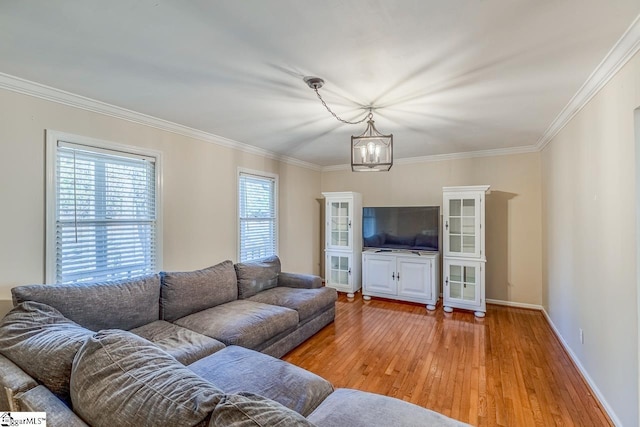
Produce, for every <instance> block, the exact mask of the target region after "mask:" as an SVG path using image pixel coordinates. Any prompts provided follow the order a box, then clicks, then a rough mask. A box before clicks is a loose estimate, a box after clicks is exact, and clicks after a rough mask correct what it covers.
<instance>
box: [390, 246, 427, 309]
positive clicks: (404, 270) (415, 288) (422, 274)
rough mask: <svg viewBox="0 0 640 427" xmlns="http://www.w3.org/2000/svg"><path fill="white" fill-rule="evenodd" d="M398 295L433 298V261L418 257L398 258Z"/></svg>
mask: <svg viewBox="0 0 640 427" xmlns="http://www.w3.org/2000/svg"><path fill="white" fill-rule="evenodd" d="M396 265H397V271H396V280H397V282H398V295H401V296H402V295H404V296H408V297H414V298H422V299H424V298H431V297H432V295H431V261H430V260H428V259H422V258H416V257H401V256H399V257H398V258H397V262H396Z"/></svg>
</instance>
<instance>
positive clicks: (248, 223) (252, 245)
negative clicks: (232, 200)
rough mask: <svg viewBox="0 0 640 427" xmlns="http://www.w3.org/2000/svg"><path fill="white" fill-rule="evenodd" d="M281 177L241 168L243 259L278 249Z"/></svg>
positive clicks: (240, 211) (240, 228) (251, 258)
mask: <svg viewBox="0 0 640 427" xmlns="http://www.w3.org/2000/svg"><path fill="white" fill-rule="evenodd" d="M277 187H278V177H277V176H276V175H267V174H264V173H259V172H258V173H254V172H249V171H244V170H240V171H239V173H238V216H239V221H238V229H239V230H238V235H239V238H238V240H239V245H238V246H239V250H238V252H239V253H238V259H239V260H240V262H244V261H251V260H255V259H260V258H264V257H268V256H271V255H276V253H277V240H278V239H277V236H278V231H277V223H278V221H277V208H276V206H277Z"/></svg>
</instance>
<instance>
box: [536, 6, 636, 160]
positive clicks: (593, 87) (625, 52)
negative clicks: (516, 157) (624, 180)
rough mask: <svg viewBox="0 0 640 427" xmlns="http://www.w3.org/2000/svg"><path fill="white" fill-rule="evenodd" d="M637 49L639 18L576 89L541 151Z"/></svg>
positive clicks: (541, 144) (540, 144) (547, 133)
mask: <svg viewBox="0 0 640 427" xmlns="http://www.w3.org/2000/svg"><path fill="white" fill-rule="evenodd" d="M638 50H640V15H638V16H637V17H636V19H635V20H634V21H633V23H632V24H631V25H630V26H629V28H627V31H625V33H624V34H623V35H622V37H620V39H619V40H618V42H617V43H616V44H615V45H614V46H613V47H612V48H611V50H610V51H609V53H607V55H606V56H605V57H604V59H603V60H602V61H601V62H600V64H598V66H597V67H596V69H595V70H594V71H593V72H592V73H591V75H590V76H589V77H588V78H587V81H586V82H584V84H583V85H582V87H580V89H578V92H576V94H575V95H573V98H571V100H570V101H569V103H568V104H567V105H566V106H565V107H564V108H563V109H562V111H560V114H558V115H557V116H556V118H555V119H554V120H553V122H551V125H549V127H548V128H547V130H546V131H545V132H544V134H543V135H542V136H541V137H540V139H539V140H538V142H537V143H536V148H537V149H538V150H539V151H541V150H543V149H544V147H546V146H547V144H549V143H550V142H551V140H552V139H553V138H554V137H555V136H556V135H557V134H558V133H559V132H560V131H561V130H562V129H563V128H564V127H565V126H566V125H567V124H568V123H569V122H570V121H571V119H572V118H573V117H574V116H575V115H576V114H578V112H580V110H582V109H583V108H584V107H585V105H587V104H588V103H589V101H590V100H591V99H592V98H593V97H594V96H595V95H596V94H597V93H598V92H599V91H600V90H601V89H602V88H603V87H604V86H605V85H606V84H607V83H608V82H609V80H611V78H612V77H613V76H615V75H616V73H617V72H618V71H620V69H621V68H622V67H623V66H624V65H625V64H626V63H627V62H628V61H629V60H630V59H631V58H632V57H633V56H634V55H635V54H636V53H637V52H638Z"/></svg>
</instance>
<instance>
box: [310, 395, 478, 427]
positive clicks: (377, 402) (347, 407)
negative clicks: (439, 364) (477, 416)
mask: <svg viewBox="0 0 640 427" xmlns="http://www.w3.org/2000/svg"><path fill="white" fill-rule="evenodd" d="M307 419H308V420H309V421H310V422H311V423H313V424H314V425H316V426H317V427H342V426H350V427H369V426H432V427H463V426H466V427H469V425H468V424H464V423H461V422H460V421H456V420H454V419H452V418H448V417H445V416H444V415H442V414H439V413H437V412H434V411H430V410H428V409H425V408H422V407H420V406H417V405H414V404H412V403H409V402H405V401H403V400H399V399H394V398H393V397H388V396H382V395H379V394H373V393H367V392H364V391H359V390H350V389H346V388H339V389H337V390H336V391H334V392H333V393H332V394H331V395H330V396H329V397H327V398H326V399H325V400H324V402H322V403H321V404H320V406H318V408H317V409H316V410H315V411H313V412H312V413H311V415H309V416H308V417H307Z"/></svg>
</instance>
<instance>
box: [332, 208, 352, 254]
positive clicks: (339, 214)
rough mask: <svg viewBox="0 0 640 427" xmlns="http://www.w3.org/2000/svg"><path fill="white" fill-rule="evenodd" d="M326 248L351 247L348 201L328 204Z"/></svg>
mask: <svg viewBox="0 0 640 427" xmlns="http://www.w3.org/2000/svg"><path fill="white" fill-rule="evenodd" d="M328 204H329V206H328V218H327V229H328V230H327V246H329V247H331V248H340V249H345V248H350V247H351V205H350V202H349V201H331V202H329V203H328Z"/></svg>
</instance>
